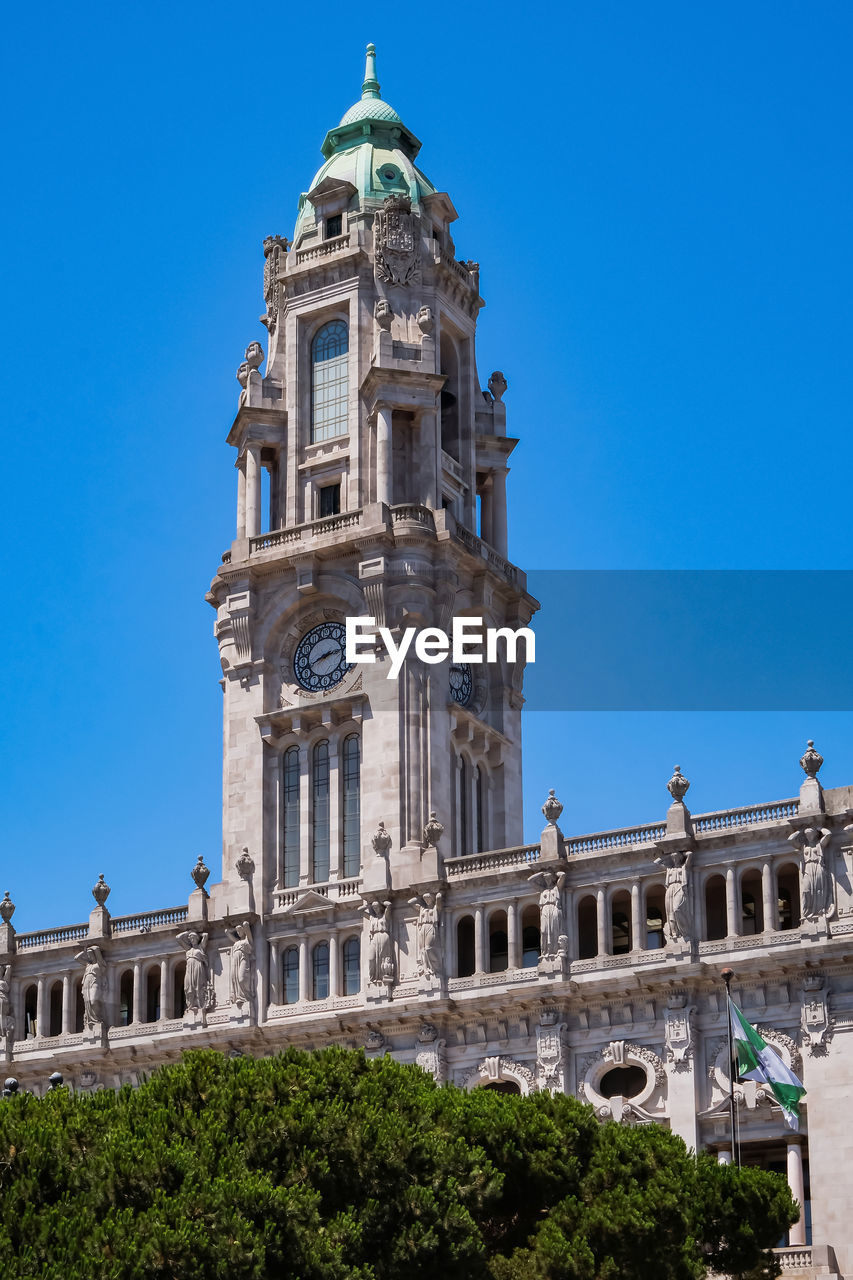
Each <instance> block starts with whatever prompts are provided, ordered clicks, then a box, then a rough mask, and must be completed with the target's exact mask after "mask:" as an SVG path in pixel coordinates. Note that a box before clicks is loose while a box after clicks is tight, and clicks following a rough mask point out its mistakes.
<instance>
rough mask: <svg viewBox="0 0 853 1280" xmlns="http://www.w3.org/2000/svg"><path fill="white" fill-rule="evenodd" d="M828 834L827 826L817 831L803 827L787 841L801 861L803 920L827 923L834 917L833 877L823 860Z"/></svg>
mask: <svg viewBox="0 0 853 1280" xmlns="http://www.w3.org/2000/svg"><path fill="white" fill-rule="evenodd" d="M831 834H832V833H831V832H830V830H829V828H828V827H822V828H821V829H820V831H818V830H817V828H816V827H806V829H805V830H804V831H793V832H792V833H791V835H790V836H789V837H788V839H789V840H790V841H791V843H792V844H793V845H795V846H796V847H797V848H799V850H800V854H801V856H802V859H803V871H802V878H801V880H800V916H801V917H802V919H803V920H829V919H830V918H831V917H832V916H833V915H834V914H835V903H834V901H833V893H832V876H831V875H830V873H829V869H828V867H827V861H826V847H827V845H828V844H829V839H830V836H831Z"/></svg>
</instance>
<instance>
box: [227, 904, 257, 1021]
mask: <svg viewBox="0 0 853 1280" xmlns="http://www.w3.org/2000/svg"><path fill="white" fill-rule="evenodd" d="M225 933H226V934H227V936H228V937H229V938H230V939H231V942H232V944H233V945H232V947H231V1003H232V1004H236V1006H237V1008H238V1009H242V1007H243V1005H244V1004H247V1005H249V1006H251V1003H252V995H253V991H254V980H253V979H254V961H255V954H254V946H253V944H252V928H251V925H250V924H249V922H248V920H244V921H243V923H242V924H238V925H235V926H234V928H233V929H226V930H225Z"/></svg>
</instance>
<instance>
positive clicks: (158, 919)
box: [110, 907, 189, 933]
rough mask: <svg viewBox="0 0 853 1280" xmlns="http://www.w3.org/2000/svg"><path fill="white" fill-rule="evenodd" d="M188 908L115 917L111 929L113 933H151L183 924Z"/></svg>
mask: <svg viewBox="0 0 853 1280" xmlns="http://www.w3.org/2000/svg"><path fill="white" fill-rule="evenodd" d="M188 914H189V913H188V910H187V908H186V907H163V908H162V909H161V910H160V911H143V912H141V913H137V914H136V915H132V916H113V918H112V920H111V921H110V928H111V930H112V932H113V933H150V932H151V930H152V929H157V928H159V927H161V926H162V925H172V924H183V922H184V921H185V920H186V919H187V916H188Z"/></svg>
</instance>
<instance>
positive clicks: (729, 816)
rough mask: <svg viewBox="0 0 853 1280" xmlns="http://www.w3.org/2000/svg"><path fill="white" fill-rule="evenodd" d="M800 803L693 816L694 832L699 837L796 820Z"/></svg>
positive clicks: (751, 807) (769, 805)
mask: <svg viewBox="0 0 853 1280" xmlns="http://www.w3.org/2000/svg"><path fill="white" fill-rule="evenodd" d="M799 808H800V802H799V800H797V799H794V800H775V801H773V802H772V803H771V804H759V805H744V806H743V807H742V808H740V809H722V810H720V811H719V812H718V813H695V814H692V815H691V819H690V820H691V822H692V823H693V830H694V831H695V832H696V834H697V835H700V834H702V833H703V832H707V831H727V830H729V829H730V828H732V827H748V826H751V825H752V824H753V823H755V822H778V821H780V820H781V819H782V818H796V816H797V813H798V812H799Z"/></svg>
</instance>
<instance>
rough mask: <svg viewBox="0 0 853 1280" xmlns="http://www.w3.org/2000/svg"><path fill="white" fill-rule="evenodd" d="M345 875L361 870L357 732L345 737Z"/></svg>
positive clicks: (358, 744) (359, 769)
mask: <svg viewBox="0 0 853 1280" xmlns="http://www.w3.org/2000/svg"><path fill="white" fill-rule="evenodd" d="M342 801H343V803H342V806H341V808H342V810H343V834H344V875H345V876H357V875H358V873H359V871H360V870H361V744H360V743H359V740H358V734H357V733H351V734H350V735H349V737H347V738H344V749H343V795H342Z"/></svg>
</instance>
